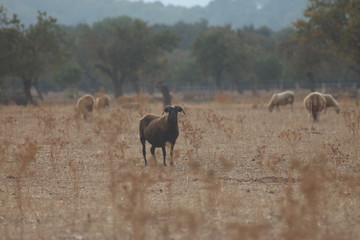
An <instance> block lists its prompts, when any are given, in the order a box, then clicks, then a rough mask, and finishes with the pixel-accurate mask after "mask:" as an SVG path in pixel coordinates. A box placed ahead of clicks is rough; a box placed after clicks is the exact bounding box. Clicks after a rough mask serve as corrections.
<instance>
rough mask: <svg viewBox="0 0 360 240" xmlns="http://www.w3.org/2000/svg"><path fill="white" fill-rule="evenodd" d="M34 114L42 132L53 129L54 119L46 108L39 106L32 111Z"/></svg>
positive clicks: (54, 125)
mask: <svg viewBox="0 0 360 240" xmlns="http://www.w3.org/2000/svg"><path fill="white" fill-rule="evenodd" d="M34 115H35V117H36V118H37V119H38V126H39V128H41V127H43V131H44V133H48V132H50V131H52V130H54V129H55V127H56V119H55V117H54V116H53V115H52V114H50V113H49V112H48V111H47V110H46V109H44V108H41V107H40V108H38V109H37V110H36V111H35V112H34Z"/></svg>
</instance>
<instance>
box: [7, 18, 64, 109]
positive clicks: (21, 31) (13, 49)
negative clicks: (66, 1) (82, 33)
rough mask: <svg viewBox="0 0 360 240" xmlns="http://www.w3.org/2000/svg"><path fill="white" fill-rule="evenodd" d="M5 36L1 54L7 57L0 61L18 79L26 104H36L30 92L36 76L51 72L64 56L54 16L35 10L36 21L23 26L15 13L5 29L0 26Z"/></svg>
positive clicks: (36, 78) (37, 77)
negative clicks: (22, 87)
mask: <svg viewBox="0 0 360 240" xmlns="http://www.w3.org/2000/svg"><path fill="white" fill-rule="evenodd" d="M1 34H4V35H5V38H1V39H2V40H1V41H5V46H9V48H7V49H5V50H4V49H3V50H4V51H6V53H5V55H3V54H1V55H2V56H9V58H6V59H1V62H0V64H1V65H2V66H3V67H4V66H5V69H6V71H4V70H2V72H3V74H4V73H5V74H6V75H11V76H13V77H16V78H19V79H21V80H22V83H23V86H24V93H25V96H26V102H27V104H29V103H30V104H36V102H35V101H34V100H33V97H32V95H31V91H30V89H31V87H32V86H33V85H34V84H35V87H36V83H37V80H38V79H39V77H40V76H41V75H42V74H44V73H45V72H47V71H51V70H52V69H53V68H54V67H55V66H58V65H59V64H61V63H62V61H63V60H64V59H65V58H66V56H67V55H66V54H65V51H64V44H65V40H64V36H63V35H62V34H63V33H62V32H61V31H60V29H59V26H58V25H57V23H56V19H54V18H52V17H50V16H47V14H46V13H45V12H39V13H38V17H37V23H36V24H34V25H30V26H29V27H28V28H26V27H25V26H24V25H22V24H20V21H18V20H17V18H16V16H15V17H14V18H13V20H12V22H10V23H9V24H8V25H7V27H6V28H2V29H1Z"/></svg>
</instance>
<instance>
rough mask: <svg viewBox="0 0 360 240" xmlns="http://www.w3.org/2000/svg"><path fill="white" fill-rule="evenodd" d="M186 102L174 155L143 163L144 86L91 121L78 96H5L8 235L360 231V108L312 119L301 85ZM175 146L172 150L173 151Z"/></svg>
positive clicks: (3, 189)
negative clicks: (275, 101)
mask: <svg viewBox="0 0 360 240" xmlns="http://www.w3.org/2000/svg"><path fill="white" fill-rule="evenodd" d="M268 99H269V96H264V97H257V98H242V99H237V98H236V97H233V96H231V95H226V94H223V95H217V96H216V97H215V101H211V102H203V103H181V101H179V100H178V101H177V103H176V104H178V105H181V106H182V107H183V108H184V110H185V112H186V114H185V115H183V114H179V129H180V136H179V138H178V141H177V143H176V146H175V154H174V158H173V160H172V161H173V165H170V162H171V159H170V156H169V154H168V156H169V158H168V159H167V162H168V163H169V164H168V166H167V167H163V166H162V153H161V150H160V149H157V150H156V158H157V160H155V159H150V151H149V148H150V145H149V144H147V154H148V155H147V156H148V158H149V166H147V167H145V166H144V161H143V158H142V153H141V144H140V141H139V137H138V122H139V119H140V117H141V116H142V115H143V114H145V113H150V112H151V113H158V114H161V113H162V105H161V103H159V102H154V103H151V101H149V97H148V96H146V95H142V96H138V97H133V101H129V102H126V103H124V101H123V102H121V101H120V103H119V102H118V103H117V104H116V103H113V104H112V106H111V108H110V109H109V110H108V111H105V112H101V113H99V112H94V113H93V116H92V118H91V119H89V120H86V121H84V120H83V119H82V118H81V116H77V114H76V113H75V111H74V104H75V102H71V103H66V104H59V103H55V102H53V103H50V101H49V102H48V104H43V105H42V106H40V107H19V106H2V107H0V123H1V127H0V236H1V237H0V239H135V240H137V239H334V240H335V239H360V228H359V226H360V185H359V182H360V165H359V163H360V159H359V153H358V150H359V145H360V144H359V142H360V141H359V131H360V130H359V128H360V110H359V107H358V105H359V104H358V102H357V101H356V100H350V99H346V98H342V99H339V102H340V104H341V106H342V112H341V113H340V114H336V113H335V112H334V111H333V110H332V109H328V111H327V112H326V113H325V114H322V115H321V116H320V121H319V123H311V122H310V118H309V116H308V113H307V112H306V110H305V109H304V107H303V105H302V99H303V96H301V97H298V98H296V101H295V105H294V107H293V109H292V110H291V109H290V107H289V106H284V107H280V110H279V111H276V110H274V111H273V112H272V113H269V112H268V111H267V109H266V104H267V101H268ZM168 153H169V151H168Z"/></svg>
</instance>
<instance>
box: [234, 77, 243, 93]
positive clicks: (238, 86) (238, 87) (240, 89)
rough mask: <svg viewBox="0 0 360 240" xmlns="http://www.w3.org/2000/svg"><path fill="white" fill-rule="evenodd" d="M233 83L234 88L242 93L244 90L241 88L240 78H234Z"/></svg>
mask: <svg viewBox="0 0 360 240" xmlns="http://www.w3.org/2000/svg"><path fill="white" fill-rule="evenodd" d="M235 85H236V90H237V92H238V93H239V94H243V93H244V90H243V89H242V86H241V81H240V80H235Z"/></svg>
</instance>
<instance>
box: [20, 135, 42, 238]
mask: <svg viewBox="0 0 360 240" xmlns="http://www.w3.org/2000/svg"><path fill="white" fill-rule="evenodd" d="M38 149H39V147H38V144H37V142H36V141H33V140H31V139H30V138H29V137H26V138H25V142H24V143H23V144H19V145H18V151H17V152H15V153H14V159H15V160H16V163H17V164H18V167H17V168H16V169H15V171H16V195H17V198H16V200H17V203H18V208H19V211H20V213H21V215H22V216H24V204H23V195H22V188H23V181H27V180H28V179H27V178H29V177H31V176H32V175H33V174H34V172H32V171H30V169H29V166H30V164H31V163H32V162H33V161H35V156H36V153H37V152H38ZM21 236H22V232H21Z"/></svg>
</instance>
